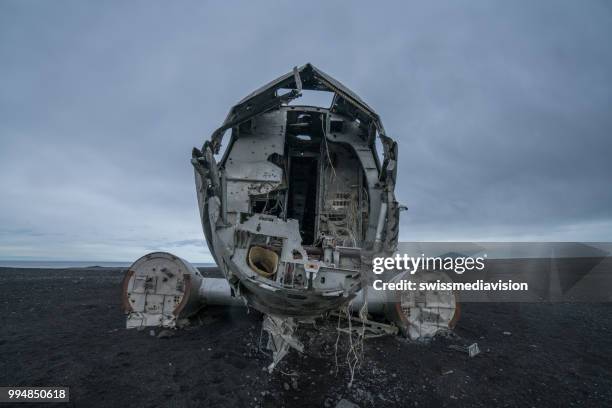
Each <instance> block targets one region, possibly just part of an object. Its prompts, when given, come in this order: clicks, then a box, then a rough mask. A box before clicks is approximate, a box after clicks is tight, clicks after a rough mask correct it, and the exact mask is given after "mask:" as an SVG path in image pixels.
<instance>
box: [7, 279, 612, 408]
mask: <svg viewBox="0 0 612 408" xmlns="http://www.w3.org/2000/svg"><path fill="white" fill-rule="evenodd" d="M122 276H123V271H122V270H119V269H103V268H90V269H64V270H59V269H58V270H48V269H11V268H0V302H1V303H0V310H1V313H0V328H1V329H0V385H4V386H8V385H11V386H27V385H30V386H34V385H37V386H52V385H62V386H69V387H70V389H71V403H70V405H72V406H77V407H128V406H129V407H191V406H204V407H208V406H215V407H216V406H265V407H282V406H285V407H296V406H297V407H300V406H304V407H311V406H327V407H334V406H335V405H336V404H337V403H338V401H339V400H340V399H342V398H344V399H347V400H349V401H352V402H354V403H356V404H358V405H359V406H361V407H366V406H408V407H416V406H419V407H429V406H449V407H453V406H455V407H462V406H475V407H492V406H511V407H532V406H534V407H542V406H551V407H559V406H593V407H602V406H612V330H611V329H612V304H516V303H514V304H476V303H474V304H464V305H463V308H462V317H461V320H460V321H459V325H458V327H457V329H456V334H457V336H456V337H454V336H451V337H443V338H437V339H435V340H434V341H432V342H430V343H428V344H419V343H412V342H408V341H406V340H404V339H401V338H398V337H383V338H378V339H371V340H367V341H366V342H365V345H364V358H363V361H362V363H361V367H360V369H359V370H358V372H357V373H356V374H355V380H354V383H353V385H352V387H350V388H349V387H347V384H348V382H349V373H348V369H347V367H346V365H345V356H346V351H347V346H346V343H347V342H346V338H345V337H342V338H341V341H340V342H339V343H340V344H339V347H338V350H339V351H338V360H339V363H340V364H339V365H340V366H339V368H338V372H337V373H336V364H335V358H334V356H335V352H334V343H335V341H336V334H335V330H334V325H335V321H333V322H327V323H326V322H321V323H320V324H319V330H314V329H312V328H305V329H303V331H302V336H303V339H304V342H305V343H306V345H307V349H306V352H305V353H304V354H303V355H298V354H297V353H296V352H292V353H291V354H290V355H289V356H288V357H287V358H286V359H285V360H284V361H283V362H282V363H281V365H280V367H279V369H278V370H276V371H275V372H274V373H273V374H268V373H267V372H266V371H263V370H262V368H263V367H265V366H266V365H267V364H268V363H269V361H270V360H269V358H268V357H267V356H266V355H264V354H263V353H262V352H260V351H259V348H258V343H259V339H260V327H261V315H259V314H258V313H257V312H255V311H251V312H250V313H248V314H247V313H246V309H242V308H220V307H218V308H208V309H205V310H203V311H202V313H201V314H200V315H199V316H198V318H197V319H194V324H193V325H192V326H191V327H189V328H188V329H185V330H182V331H176V332H172V333H173V335H172V336H170V337H168V338H157V337H153V336H151V335H150V331H149V330H145V331H136V330H132V331H128V330H125V329H124V328H123V327H124V316H123V314H122V312H121V310H120V297H119V295H120V282H121V279H122ZM504 332H509V333H510V334H504ZM156 334H157V332H156ZM473 342H478V344H479V346H480V349H481V350H482V353H481V354H480V355H478V356H476V357H474V358H469V357H468V356H467V355H466V354H462V353H460V352H457V351H454V350H452V349H449V348H448V346H449V345H450V344H461V345H465V344H470V343H473ZM26 405H27V404H19V406H21V407H23V406H26ZM64 405H66V404H64ZM0 406H6V405H3V404H0ZM33 406H51V404H46V405H40V404H38V405H33Z"/></svg>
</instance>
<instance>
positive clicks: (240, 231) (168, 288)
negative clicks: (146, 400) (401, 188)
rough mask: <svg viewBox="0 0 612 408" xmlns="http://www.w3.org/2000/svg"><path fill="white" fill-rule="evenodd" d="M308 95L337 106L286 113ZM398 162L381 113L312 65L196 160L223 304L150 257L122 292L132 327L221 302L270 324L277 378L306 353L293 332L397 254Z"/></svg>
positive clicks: (242, 113)
mask: <svg viewBox="0 0 612 408" xmlns="http://www.w3.org/2000/svg"><path fill="white" fill-rule="evenodd" d="M303 90H312V91H325V92H331V93H333V101H332V103H331V106H329V107H319V106H299V105H297V104H295V103H290V102H292V101H294V100H296V99H298V98H299V97H300V96H301V95H302V91H303ZM226 133H230V134H229V140H228V141H227V147H226V148H225V151H224V153H223V154H222V155H221V154H220V153H221V147H222V141H223V142H225V138H224V136H225V135H226ZM377 140H378V141H379V143H380V145H382V149H383V152H382V160H381V159H379V155H378V153H377V146H376V144H377ZM397 152H398V149H397V143H396V142H395V141H394V140H392V139H391V138H390V137H388V136H387V135H386V133H385V130H384V128H383V125H382V122H381V120H380V118H379V116H378V114H376V112H374V110H373V109H372V108H370V107H369V106H368V105H367V104H366V103H365V102H363V101H362V100H361V99H360V98H359V97H358V96H357V95H355V94H354V93H353V92H352V91H350V90H349V89H348V88H346V87H345V86H344V85H342V84H341V83H340V82H338V81H337V80H335V79H333V78H332V77H330V76H329V75H327V74H325V73H324V72H322V71H321V70H319V69H318V68H316V67H314V66H313V65H311V64H306V65H304V66H302V67H300V68H294V69H293V71H292V72H290V73H287V74H286V75H283V76H281V77H280V78H278V79H276V80H274V81H272V82H270V83H269V84H267V85H265V86H264V87H262V88H260V89H258V90H257V91H255V92H253V93H252V94H250V95H248V96H247V97H246V98H244V99H243V100H241V101H240V102H239V103H238V104H237V105H235V106H234V107H232V108H231V110H230V112H229V114H228V115H227V118H226V119H225V121H224V122H223V124H222V125H221V126H220V127H219V128H218V129H217V130H215V131H214V132H213V134H212V136H211V139H210V140H209V141H206V142H205V143H204V146H203V147H202V149H197V148H194V149H193V153H192V159H191V163H192V164H193V167H194V169H195V182H196V189H197V196H198V204H199V209H200V218H201V222H202V228H203V230H204V235H205V236H206V242H207V244H208V247H209V249H210V252H211V254H212V255H213V257H214V259H215V261H216V263H217V265H218V268H219V269H220V270H221V271H222V272H223V274H224V276H225V278H226V280H227V282H223V283H218V285H217V288H221V289H219V290H220V291H221V292H222V294H221V295H219V293H220V292H219V291H217V292H215V291H214V290H212V291H211V290H210V284H211V282H212V281H214V280H215V279H212V278H204V277H203V276H202V275H201V274H200V273H199V271H197V270H196V269H195V268H193V267H191V266H190V265H189V264H188V263H187V262H186V261H183V260H181V259H180V258H176V257H173V256H172V255H169V254H161V253H158V254H150V255H147V256H145V257H143V258H141V259H140V260H138V261H137V262H136V263H135V264H134V265H133V266H132V267H131V268H130V270H129V271H128V274H127V275H126V280H125V282H124V305H125V307H126V310H127V311H128V313H129V315H128V327H137V326H142V325H161V326H172V325H174V324H175V322H176V321H178V320H179V318H180V317H182V316H184V315H186V314H187V313H188V312H189V311H190V310H193V309H194V307H195V305H197V304H198V302H199V303H205V302H206V300H205V299H206V298H210V297H211V296H212V297H213V298H215V296H217V295H219V296H221V297H223V296H226V297H227V298H228V299H229V298H233V299H234V300H240V301H242V302H244V303H245V304H246V305H248V306H249V307H252V308H254V309H257V310H259V311H260V312H262V313H264V314H265V315H266V318H265V320H264V324H263V327H264V329H265V330H267V331H268V332H269V334H270V341H269V343H268V346H269V347H270V348H271V349H272V350H273V351H274V352H275V353H274V360H275V362H274V363H273V364H272V366H271V368H272V367H273V366H274V364H275V363H276V362H277V361H278V360H280V358H282V356H283V355H284V354H286V352H287V350H288V348H289V347H290V346H291V347H294V348H296V349H298V350H300V349H301V344H300V343H299V341H297V339H295V338H294V337H293V336H292V334H293V331H294V329H295V327H296V325H297V323H298V322H300V321H311V320H312V319H313V318H315V317H319V316H322V315H326V314H329V313H330V312H334V311H337V310H338V309H340V308H341V307H343V306H346V305H347V304H348V303H349V302H350V301H352V300H353V299H354V298H356V295H357V294H358V292H359V291H360V290H361V289H362V287H365V286H367V284H366V283H365V282H367V278H368V277H369V275H370V274H371V270H372V269H371V259H372V258H373V257H374V256H381V255H383V254H391V253H393V252H394V251H395V249H396V247H397V240H398V228H399V210H400V208H399V205H398V203H397V201H396V199H395V195H394V189H395V184H396V175H397V160H398V157H397ZM207 280H208V284H209V287H208V289H207V288H206V285H207V284H206V281H207ZM203 282H204V283H203ZM215 285H216V284H215ZM219 285H220V286H219ZM213 286H214V285H213ZM212 292H214V293H213V294H212V295H211V293H212ZM366 297H371V296H370V295H367V294H366V295H364V294H363V293H360V296H357V298H359V299H361V300H360V302H361V304H363V303H365V302H367V299H366ZM375 301H376V299H374V300H372V302H375ZM221 303H223V302H221ZM226 303H231V301H230V300H228V301H227V302H226ZM397 309H398V310H400V312H396V313H401V308H399V307H398V308H397ZM404 317H405V316H404ZM396 320H397V319H396ZM399 320H401V319H399Z"/></svg>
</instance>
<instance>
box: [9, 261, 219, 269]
mask: <svg viewBox="0 0 612 408" xmlns="http://www.w3.org/2000/svg"><path fill="white" fill-rule="evenodd" d="M132 263H133V262H106V261H2V260H0V268H2V267H4V268H45V269H65V268H87V267H90V266H100V267H106V268H127V267H128V266H130V265H132ZM191 264H192V265H193V266H195V267H204V266H215V264H214V263H198V262H191Z"/></svg>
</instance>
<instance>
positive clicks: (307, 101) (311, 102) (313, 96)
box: [276, 88, 336, 109]
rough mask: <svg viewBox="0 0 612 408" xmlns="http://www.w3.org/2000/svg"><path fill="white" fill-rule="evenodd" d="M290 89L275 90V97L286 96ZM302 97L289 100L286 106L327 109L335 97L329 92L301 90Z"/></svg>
mask: <svg viewBox="0 0 612 408" xmlns="http://www.w3.org/2000/svg"><path fill="white" fill-rule="evenodd" d="M291 91H292V89H288V88H279V89H277V90H276V96H281V95H286V94H287V93H289V92H291ZM301 94H302V96H300V97H299V98H296V99H293V100H291V101H290V102H289V103H288V105H290V106H314V107H320V108H325V109H329V108H330V107H331V105H332V102H333V100H334V96H335V95H336V94H335V93H333V92H329V91H315V90H310V89H302V92H301Z"/></svg>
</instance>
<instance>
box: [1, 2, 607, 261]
mask: <svg viewBox="0 0 612 408" xmlns="http://www.w3.org/2000/svg"><path fill="white" fill-rule="evenodd" d="M218 3H221V2H218ZM223 3H224V6H223V7H220V6H219V5H207V4H205V2H202V1H197V2H193V3H190V2H186V1H183V2H169V1H152V2H151V1H147V2H135V1H128V2H123V1H121V2H119V1H117V2H112V1H104V2H94V1H72V2H69V1H23V0H19V1H7V0H1V1H0V259H44V260H52V259H57V260H107V261H132V260H134V259H136V258H138V257H139V256H141V255H143V254H144V253H146V252H149V251H152V250H157V249H160V250H168V251H171V252H174V253H176V254H178V255H180V256H183V257H185V258H187V259H188V260H190V261H193V262H202V261H209V260H210V259H211V258H210V254H209V253H208V250H207V249H206V248H205V245H204V244H203V233H202V231H201V227H200V223H199V220H198V212H197V201H196V196H195V188H194V180H193V169H192V166H191V164H190V162H189V159H190V155H191V148H192V147H193V146H201V145H202V143H203V142H204V140H205V139H206V138H208V137H209V135H210V133H211V132H212V131H213V130H214V129H215V128H216V127H217V126H218V125H219V124H220V123H221V122H222V121H223V119H224V118H225V115H226V113H227V111H228V109H229V108H230V107H231V105H232V104H233V103H235V102H237V101H238V100H239V99H241V98H242V97H243V96H245V95H246V94H248V93H250V92H251V91H252V90H254V89H256V88H257V87H259V86H260V85H262V84H264V83H266V82H268V81H269V80H272V79H274V78H275V77H277V76H279V75H281V74H284V73H286V72H288V71H290V70H291V68H292V67H293V66H294V65H301V64H304V63H306V62H311V63H313V64H314V65H316V66H317V67H319V68H321V69H322V70H324V71H326V72H327V73H329V74H331V75H332V76H334V77H336V78H337V79H339V80H340V81H342V82H343V83H344V84H346V85H347V86H348V87H350V88H351V89H353V90H354V91H355V92H357V94H359V95H360V96H361V97H362V98H363V99H364V100H365V101H367V102H368V103H369V104H370V105H371V106H372V107H373V108H374V109H375V110H377V111H378V113H379V114H380V115H381V117H382V120H383V123H384V125H385V128H386V130H387V133H388V134H389V135H390V136H392V137H394V138H395V139H396V140H397V141H398V142H399V146H400V163H399V184H398V186H397V196H398V199H399V200H400V201H401V202H402V203H403V204H405V205H407V206H408V207H409V211H408V212H405V213H403V214H402V228H401V238H402V239H403V240H444V241H447V240H460V241H463V240H466V241H467V240H509V241H514V240H562V241H612V8H611V6H610V3H609V2H605V1H601V2H600V1H580V2H578V1H567V2H563V1H551V2H548V1H537V2H533V1H524V2H516V1H513V2H509V1H499V2H492V1H483V2H475V1H471V0H470V1H466V2H463V3H461V2H456V1H452V2H449V4H446V5H443V4H442V2H435V3H436V4H431V3H432V2H421V3H407V2H398V3H394V4H385V5H382V2H377V4H378V5H377V6H372V4H373V3H372V2H369V3H368V4H358V3H355V2H330V1H323V2H316V1H308V2H300V3H295V2H246V1H245V2H241V3H232V2H223ZM262 4H263V5H262Z"/></svg>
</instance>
